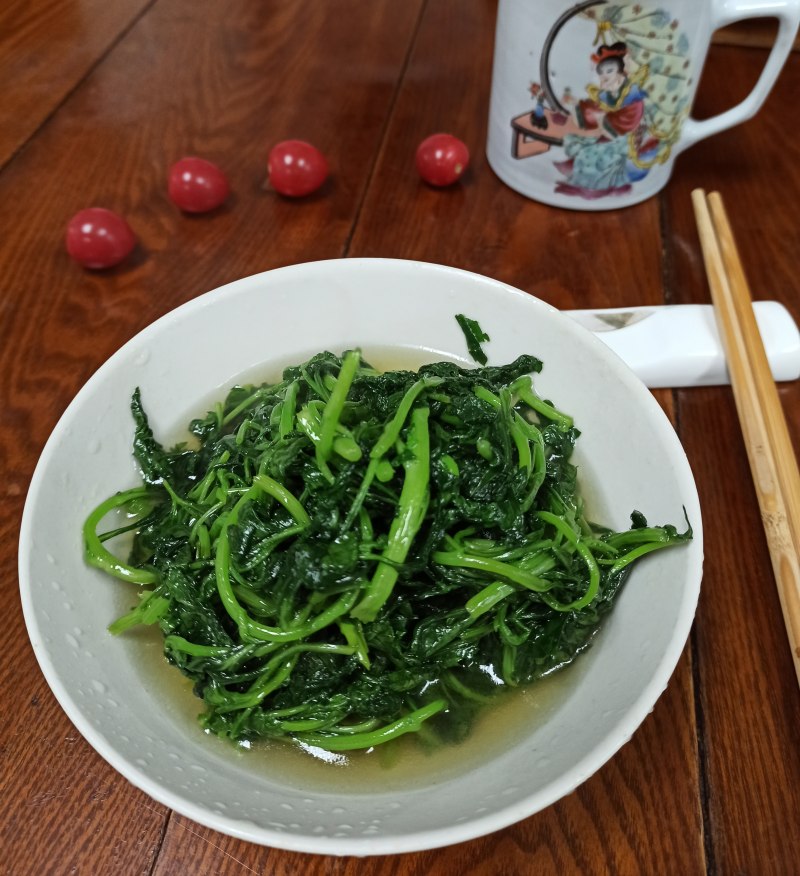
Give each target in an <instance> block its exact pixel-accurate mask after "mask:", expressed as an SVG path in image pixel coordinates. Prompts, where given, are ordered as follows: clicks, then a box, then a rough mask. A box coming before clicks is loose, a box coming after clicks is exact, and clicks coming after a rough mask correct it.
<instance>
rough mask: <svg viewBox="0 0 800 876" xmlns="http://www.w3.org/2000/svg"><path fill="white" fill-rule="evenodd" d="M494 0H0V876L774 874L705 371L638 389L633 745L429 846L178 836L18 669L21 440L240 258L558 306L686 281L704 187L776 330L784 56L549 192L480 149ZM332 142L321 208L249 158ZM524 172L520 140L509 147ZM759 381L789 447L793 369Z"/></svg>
mask: <svg viewBox="0 0 800 876" xmlns="http://www.w3.org/2000/svg"><path fill="white" fill-rule="evenodd" d="M495 12H496V9H495V4H494V3H492V2H490V0H473V2H471V3H465V2H463V0H404V2H397V0H371V2H369V3H365V2H363V0H331V2H325V3H320V2H317V3H314V2H312V0H270V2H254V0H249V2H248V0H229V2H225V3H220V2H213V0H116V2H114V3H108V2H105V0H29V2H24V0H10V3H9V2H7V3H6V6H5V8H4V10H2V11H0V83H2V98H0V168H1V169H0V235H1V236H0V240H2V245H0V314H1V316H0V338H1V340H0V393H2V401H1V403H0V422H2V430H0V454H1V455H0V460H2V480H1V481H0V483H1V484H2V491H3V502H2V507H1V510H0V514H1V515H2V516H1V517H0V534H1V535H2V537H1V538H0V561H1V562H2V567H1V568H2V578H1V579H0V580H2V582H3V583H2V586H3V588H4V594H5V600H4V606H5V611H7V612H8V614H7V620H8V623H7V624H5V626H4V640H5V645H4V646H3V647H2V651H1V652H0V653H2V657H1V658H0V661H1V662H0V667H1V668H0V686H1V687H0V690H1V691H2V697H0V703H2V708H1V709H0V766H1V770H2V775H1V777H0V848H1V849H2V852H1V853H0V871H2V872H3V873H8V874H14V876H26V874H36V876H39V874H50V873H53V874H68V873H77V874H87V876H94V874H128V873H130V874H134V873H141V874H154V876H166V874H195V873H196V874H206V873H208V874H245V873H266V874H270V876H288V874H296V873H303V874H327V873H336V874H356V873H357V874H359V876H367V874H390V873H391V874H396V876H411V874H478V873H481V874H527V873H537V874H547V873H558V874H564V873H580V874H593V873H597V874H605V873H613V874H627V873H630V874H639V873H648V874H649V873H664V874H695V873H706V872H708V873H719V874H738V873H742V874H768V873H774V874H781V876H786V874H791V873H798V872H800V819H799V818H798V812H800V693H799V692H798V688H797V680H796V678H795V674H794V671H793V668H792V662H791V659H790V656H789V653H788V648H787V644H786V636H785V633H784V629H783V624H782V620H781V614H780V609H779V604H778V598H777V596H776V592H775V588H774V585H773V579H772V573H771V570H770V563H769V557H768V553H767V547H766V543H765V540H764V537H763V534H762V531H761V524H760V518H759V514H758V509H757V506H756V500H755V493H754V490H753V487H752V485H751V481H750V475H749V470H748V466H747V461H746V457H745V451H744V447H743V444H742V440H741V437H740V433H739V429H738V426H737V419H736V414H735V410H734V405H733V400H732V396H731V392H730V390H729V389H728V388H724V387H722V388H707V389H687V390H680V391H675V392H670V391H661V392H659V393H658V397H659V399H660V401H661V402H662V403H663V404H664V405H665V406H666V408H667V409H668V411H670V412H671V415H672V416H673V418H674V422H675V423H676V427H677V429H678V432H679V434H680V437H681V440H682V441H683V444H684V446H685V448H686V452H687V453H688V456H689V459H690V462H691V464H692V467H693V469H694V472H695V476H696V478H697V482H698V486H699V490H700V496H701V502H702V505H703V509H704V515H705V525H706V539H707V543H706V544H707V553H706V571H705V578H704V582H703V592H702V596H701V598H700V606H699V611H698V614H697V619H696V622H695V625H694V628H693V632H692V635H691V638H690V641H689V643H688V645H687V647H686V649H685V652H684V654H683V657H682V659H681V661H680V663H679V665H678V668H677V670H676V672H675V675H674V677H673V679H672V681H671V683H670V685H669V687H668V689H667V690H666V692H665V693H664V695H663V696H662V697H661V699H660V700H659V702H658V704H657V705H656V707H655V710H654V712H653V713H652V715H650V716H649V717H648V718H647V720H646V721H645V722H644V724H643V725H642V727H641V728H640V729H639V730H638V732H637V733H636V734H635V735H634V737H633V739H632V740H631V741H630V742H629V743H628V744H627V745H626V746H625V747H624V748H623V749H622V750H621V751H620V752H619V753H618V754H617V755H616V756H615V757H614V758H613V759H612V760H611V761H610V762H609V763H608V764H607V765H606V766H605V767H604V768H603V769H601V770H600V771H599V772H598V773H597V774H596V775H595V776H593V777H592V778H591V779H590V780H589V781H587V782H586V783H585V784H584V785H583V786H581V787H580V788H579V789H578V790H577V791H576V792H575V793H573V794H572V795H570V796H569V797H567V798H565V799H563V800H561V801H560V802H559V803H557V804H555V805H553V806H551V807H550V808H549V809H547V810H546V811H544V812H541V813H539V814H537V815H535V816H533V817H531V818H529V819H527V820H525V821H523V822H522V823H520V824H517V825H515V826H513V827H510V828H508V829H506V830H503V831H501V832H498V833H495V834H493V835H490V836H487V837H485V838H483V839H479V840H475V841H473V842H470V843H465V844H462V845H459V846H455V847H452V848H448V849H441V850H438V851H433V852H428V853H421V854H414V855H404V856H399V857H394V858H391V857H390V858H371V859H366V860H358V859H346V858H345V859H335V858H318V857H313V856H305V855H301V854H293V853H287V852H282V851H276V850H273V849H269V848H262V847H259V846H254V845H248V844H246V843H243V842H239V841H237V840H233V839H230V838H228V837H226V836H222V835H220V834H217V833H215V832H214V831H212V830H209V829H206V828H204V827H200V826H199V825H197V824H195V823H193V822H191V821H189V820H187V819H186V818H184V817H182V816H179V815H177V814H176V813H173V812H170V811H168V810H167V809H165V808H164V807H163V806H161V805H160V804H158V803H155V802H154V801H152V800H151V799H149V798H148V797H146V796H145V795H144V794H143V793H141V792H140V791H138V790H136V789H135V788H133V787H132V786H131V785H129V784H128V783H127V782H126V781H125V780H124V779H122V778H121V777H120V776H119V775H118V774H117V773H116V772H114V770H112V769H111V768H110V767H109V766H108V765H107V764H106V763H105V762H104V761H103V760H102V759H101V758H100V757H99V756H98V755H97V754H95V752H94V751H93V750H92V749H91V748H90V747H89V746H88V745H87V744H86V743H85V742H84V741H83V739H82V738H81V737H80V736H79V735H78V733H77V732H76V731H75V729H74V728H73V726H72V725H71V724H70V722H69V721H68V720H67V718H66V717H65V715H64V714H63V712H62V711H61V709H60V708H59V706H58V705H57V703H56V701H55V700H54V698H53V696H52V695H51V693H50V691H49V689H48V687H47V685H46V684H45V682H44V679H43V677H42V675H41V673H40V672H39V669H38V666H37V664H36V661H35V659H34V656H33V653H32V651H31V648H30V645H29V643H28V638H27V635H26V632H25V627H24V624H23V619H22V613H21V609H20V603H19V598H18V596H17V588H16V580H17V578H16V551H17V537H18V526H19V520H20V515H21V513H22V507H23V502H24V499H25V493H26V490H27V486H28V483H29V480H30V477H31V474H32V471H33V468H34V466H35V463H36V460H37V458H38V455H39V453H40V451H41V449H42V447H43V445H44V442H45V440H46V439H47V436H48V435H49V433H50V431H51V429H52V428H53V426H54V425H55V424H56V422H57V420H58V418H59V417H60V415H61V413H62V412H63V411H64V409H65V407H66V406H67V404H68V403H69V401H70V400H71V399H72V397H73V396H74V395H75V393H76V392H77V390H78V389H79V388H80V387H81V385H82V384H83V383H84V382H85V381H86V379H87V378H88V377H89V376H90V375H91V374H92V373H93V372H94V371H95V369H96V368H97V367H98V366H99V365H100V364H101V363H102V362H103V361H105V359H106V358H107V357H108V356H109V355H110V354H111V353H112V352H114V351H115V350H116V349H118V348H119V347H120V346H121V345H122V344H123V343H124V342H125V341H127V340H128V339H129V338H131V337H132V336H133V335H134V334H136V332H138V331H139V330H140V329H142V328H143V327H144V326H146V325H147V324H148V323H150V322H151V321H153V320H154V319H156V318H157V317H159V316H161V315H162V314H163V313H165V312H166V311H168V310H170V309H172V308H174V307H175V306H177V305H179V304H181V303H182V302H184V301H187V300H189V299H191V298H193V297H194V296H196V295H198V294H200V293H202V292H204V291H206V290H208V289H211V288H213V287H216V286H219V285H220V284H222V283H225V282H227V281H229V280H233V279H236V278H238V277H242V276H245V275H248V274H252V273H255V272H257V271H263V270H265V269H268V268H273V267H277V266H279V265H286V264H290V263H293V262H302V261H308V260H314V259H321V258H331V257H338V256H391V257H400V258H412V259H423V260H428V261H433V262H443V263H446V264H450V265H456V266H458V267H462V268H467V269H470V270H473V271H478V272H481V273H484V274H488V275H490V276H492V277H496V278H498V279H500V280H503V281H505V282H507V283H511V284H513V285H515V286H519V287H521V288H523V289H525V290H528V291H529V292H531V293H534V294H536V295H537V296H540V297H541V298H544V299H546V300H547V301H549V302H552V303H553V304H555V305H557V306H559V307H564V308H568V307H602V306H609V307H611V306H625V305H632V304H657V303H663V302H667V303H685V302H705V301H707V300H708V292H707V289H706V281H705V279H704V273H703V269H702V263H701V256H700V250H699V245H698V240H697V235H696V232H695V227H694V221H693V218H692V210H691V205H690V200H689V193H690V191H691V189H692V188H694V187H695V186H698V185H702V186H704V187H705V188H707V189H709V190H711V189H719V190H720V191H721V192H722V193H723V195H724V197H725V200H726V202H727V205H728V207H729V210H730V211H731V212H732V215H733V222H734V225H735V231H736V234H737V238H738V240H739V243H740V246H741V250H742V255H743V258H744V261H745V264H746V268H747V271H748V273H749V276H750V279H751V282H752V285H753V287H754V292H755V294H756V296H757V297H759V298H775V299H778V300H780V301H783V302H784V303H785V304H786V305H787V306H788V307H789V308H790V310H792V311H793V313H794V315H795V317H800V303H798V280H797V265H798V253H799V252H800V223H798V221H797V215H798V203H800V147H799V146H798V143H800V124H799V123H798V114H797V111H796V103H797V101H796V98H797V95H798V94H800V61H799V60H798V57H797V56H796V55H795V56H794V57H793V58H792V60H791V61H790V65H789V67H788V68H787V69H786V70H785V71H784V74H783V76H782V78H781V80H780V81H779V84H778V86H777V87H776V89H775V91H774V93H773V94H772V96H771V97H770V99H769V102H768V104H767V106H766V107H765V109H764V110H763V112H762V113H761V114H760V116H758V117H757V118H756V119H755V120H754V121H751V122H749V123H748V124H746V125H743V126H741V127H740V128H738V129H736V130H734V131H731V132H729V133H726V134H724V135H721V136H719V137H717V138H714V139H712V140H710V141H707V142H705V143H702V144H700V145H698V146H696V147H695V148H694V149H693V150H691V151H689V152H688V153H687V154H686V155H684V156H682V157H681V158H680V159H679V161H678V164H677V168H676V172H675V175H674V178H673V180H672V182H671V184H670V185H669V187H668V188H667V189H666V190H665V192H664V193H663V194H662V195H661V196H660V197H658V198H655V199H652V200H650V201H648V202H646V203H644V204H641V205H639V206H636V207H632V208H629V209H627V210H622V211H616V212H611V213H606V214H591V213H574V212H566V211H558V210H554V209H550V208H547V207H543V206H540V205H538V204H535V203H533V202H531V201H528V200H526V199H524V198H522V197H520V196H519V195H517V194H515V193H514V192H513V191H511V190H510V189H508V188H507V187H505V186H504V185H503V184H501V183H500V182H499V180H498V179H497V178H496V177H495V176H494V175H493V173H492V172H491V170H490V169H489V167H488V166H487V164H486V160H485V158H484V143H485V140H486V120H487V109H488V95H489V84H490V73H491V57H492V50H493V29H494V18H495ZM764 57H765V56H764V53H763V52H762V51H761V50H758V49H745V48H737V47H716V48H714V49H713V50H712V53H711V56H710V60H709V64H708V67H707V72H706V74H705V77H704V81H703V84H702V88H701V96H700V99H699V105H698V109H699V112H700V113H703V114H710V113H711V112H717V111H719V110H720V109H722V108H723V107H724V106H727V105H730V104H731V103H732V102H733V101H734V100H735V99H737V97H741V96H743V95H744V93H745V92H746V91H747V89H748V88H749V86H750V85H751V83H752V82H753V81H755V77H756V75H757V71H758V70H759V69H760V68H761V66H762V64H763V62H764ZM438 130H447V131H451V132H454V133H457V134H458V135H460V136H461V137H462V138H463V139H464V140H466V142H467V143H468V144H469V145H470V147H471V150H472V156H473V161H472V167H471V169H470V171H469V173H468V175H467V176H466V178H465V179H464V181H463V184H461V185H458V186H456V187H454V188H451V189H448V190H445V191H438V190H434V189H431V188H428V187H427V186H425V185H424V184H422V183H421V182H420V181H419V179H418V178H417V175H416V171H415V169H414V162H413V155H414V150H415V147H416V145H417V143H418V142H419V141H420V140H421V139H422V138H423V137H424V136H426V135H428V134H430V133H433V132H435V131H438ZM288 137H298V138H304V139H309V140H311V141H313V142H315V143H316V144H317V145H318V146H319V147H320V148H321V149H322V150H323V151H324V152H325V153H326V154H327V155H328V156H329V158H330V163H331V166H332V168H333V178H332V180H331V181H330V182H329V183H328V184H327V186H326V187H325V189H324V190H323V191H322V192H320V193H319V194H318V195H316V196H313V197H311V198H309V199H307V200H304V201H302V202H290V201H288V200H283V199H281V198H280V197H278V196H276V195H275V194H274V193H270V192H265V191H263V190H262V188H261V184H262V181H263V177H264V167H265V157H266V153H267V149H268V146H269V145H270V144H272V143H274V142H276V141H278V140H281V139H284V138H288ZM187 153H188V154H191V153H198V154H201V155H204V156H206V157H208V158H210V159H212V160H217V161H218V162H219V163H220V164H221V165H223V166H224V167H225V168H226V170H227V172H228V173H229V175H230V178H231V182H232V186H233V190H234V192H235V195H234V197H233V198H232V199H231V201H230V204H229V206H228V207H227V208H226V209H224V210H223V211H221V212H219V213H218V214H215V215H213V216H207V217H200V218H194V219H187V218H184V217H183V216H181V215H179V213H178V212H177V211H176V210H175V209H174V208H173V207H172V205H171V204H170V203H169V202H168V200H167V198H166V194H165V184H164V178H165V172H166V168H167V167H168V166H169V164H170V163H171V162H172V161H173V160H175V159H176V158H178V157H180V156H181V155H184V154H187ZM534 160H535V159H534ZM93 204H97V205H104V206H107V207H111V208H114V209H116V210H119V211H120V212H122V213H123V214H124V215H126V216H127V217H128V219H129V221H130V223H131V225H132V226H133V227H134V229H135V230H136V232H137V234H138V236H139V239H140V245H139V248H138V250H137V253H136V255H135V257H134V258H133V259H132V260H131V261H130V262H128V263H127V264H126V265H124V266H122V267H120V268H118V269H115V270H113V271H110V272H105V273H90V272H85V271H83V270H81V269H80V268H78V267H77V266H76V265H74V264H73V263H71V262H70V260H69V259H68V257H67V255H66V253H65V251H64V248H63V243H62V237H63V232H64V227H65V224H66V221H67V219H68V218H69V217H70V215H71V214H72V213H73V212H75V211H76V210H78V209H79V208H81V207H84V206H88V205H93ZM781 397H782V400H783V402H784V404H785V408H786V412H787V414H788V417H789V419H790V427H791V430H792V434H793V435H794V436H797V435H800V387H798V386H797V385H787V386H783V387H782V389H781Z"/></svg>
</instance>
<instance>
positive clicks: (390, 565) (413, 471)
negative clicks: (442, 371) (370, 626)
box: [351, 407, 430, 623]
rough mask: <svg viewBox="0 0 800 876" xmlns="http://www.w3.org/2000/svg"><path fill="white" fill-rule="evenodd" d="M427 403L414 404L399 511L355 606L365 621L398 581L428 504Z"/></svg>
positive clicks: (374, 614) (370, 617)
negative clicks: (361, 595) (369, 579)
mask: <svg viewBox="0 0 800 876" xmlns="http://www.w3.org/2000/svg"><path fill="white" fill-rule="evenodd" d="M429 413H430V410H429V409H428V408H427V407H424V408H415V409H414V411H413V412H412V414H411V425H410V427H409V432H408V452H409V459H407V460H406V461H405V462H404V463H403V467H404V468H405V479H404V480H403V487H402V489H401V491H400V498H399V500H398V503H397V515H396V516H395V518H394V519H393V520H392V523H391V526H390V527H389V539H388V542H387V545H386V548H385V549H384V551H383V553H382V555H381V556H382V559H383V560H385V561H387V562H379V563H378V568H377V569H376V570H375V574H374V575H373V576H372V580H371V582H370V584H369V586H368V587H367V592H366V595H365V596H364V598H363V599H362V600H361V602H360V603H359V604H358V605H357V606H356V607H355V608H354V609H353V611H352V612H351V614H352V615H353V617H354V618H357V619H358V620H360V621H363V622H365V623H367V622H369V621H373V620H375V617H376V616H377V614H378V612H379V611H380V610H381V608H383V605H384V603H385V602H386V600H387V599H388V598H389V596H390V594H391V592H392V589H393V588H394V585H395V583H396V581H397V576H398V569H397V567H398V566H399V565H401V564H402V563H404V562H405V560H406V557H407V556H408V551H409V550H410V548H411V543H412V542H413V541H414V537H415V536H416V534H417V532H419V529H420V527H421V526H422V522H423V521H424V519H425V513H426V511H427V508H428V486H429V480H430V436H429V434H428V415H429Z"/></svg>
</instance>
